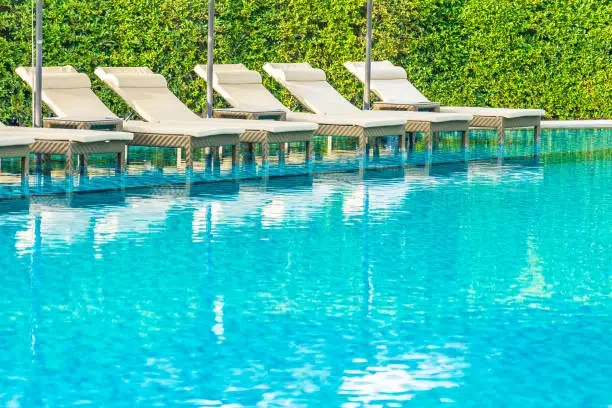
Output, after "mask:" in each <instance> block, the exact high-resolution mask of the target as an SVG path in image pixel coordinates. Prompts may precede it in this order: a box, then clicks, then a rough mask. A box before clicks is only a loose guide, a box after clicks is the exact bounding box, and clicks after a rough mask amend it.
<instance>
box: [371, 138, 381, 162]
mask: <svg viewBox="0 0 612 408" xmlns="http://www.w3.org/2000/svg"><path fill="white" fill-rule="evenodd" d="M381 142H382V140H381V138H380V137H375V138H374V143H373V144H374V149H372V155H373V156H374V157H376V158H378V157H380V143H381Z"/></svg>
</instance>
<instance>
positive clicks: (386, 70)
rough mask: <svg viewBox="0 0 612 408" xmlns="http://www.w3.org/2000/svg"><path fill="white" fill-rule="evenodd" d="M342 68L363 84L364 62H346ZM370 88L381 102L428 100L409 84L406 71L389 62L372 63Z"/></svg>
mask: <svg viewBox="0 0 612 408" xmlns="http://www.w3.org/2000/svg"><path fill="white" fill-rule="evenodd" d="M344 66H345V67H346V68H347V69H348V70H349V71H350V72H351V73H352V74H353V75H355V76H356V77H357V78H358V79H359V81H361V82H362V83H364V82H365V63H364V62H346V63H345V64H344ZM370 88H371V89H372V92H374V94H375V95H376V96H377V97H379V98H380V99H381V100H382V101H383V102H395V103H417V102H429V99H427V97H425V95H423V94H422V93H421V92H419V90H418V89H416V88H415V86H414V85H412V84H411V83H410V81H409V80H408V75H407V74H406V70H404V68H402V67H398V66H396V65H393V63H391V62H390V61H372V70H371V80H370Z"/></svg>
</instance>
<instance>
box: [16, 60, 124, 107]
mask: <svg viewBox="0 0 612 408" xmlns="http://www.w3.org/2000/svg"><path fill="white" fill-rule="evenodd" d="M15 72H17V75H19V77H20V78H21V79H22V80H23V81H24V82H25V83H26V84H28V85H29V86H30V88H32V89H34V84H33V75H32V68H31V67H18V68H17V69H16V70H15ZM42 79H43V80H42V85H43V88H42V100H43V102H44V103H45V104H46V105H47V106H48V107H49V108H50V109H51V110H52V111H53V113H54V114H55V115H56V116H58V117H79V118H101V119H107V118H112V119H116V118H117V116H116V115H115V114H114V113H113V112H111V111H110V110H109V109H108V108H107V107H106V105H104V103H102V101H101V100H100V99H99V98H98V96H97V95H96V94H95V93H94V92H93V90H92V89H91V81H90V80H89V77H88V76H87V75H85V74H82V73H79V72H77V70H76V69H74V67H72V66H71V65H66V66H61V67H43V73H42Z"/></svg>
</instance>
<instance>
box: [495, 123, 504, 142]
mask: <svg viewBox="0 0 612 408" xmlns="http://www.w3.org/2000/svg"><path fill="white" fill-rule="evenodd" d="M497 143H498V144H500V145H503V144H504V126H503V125H499V126H497Z"/></svg>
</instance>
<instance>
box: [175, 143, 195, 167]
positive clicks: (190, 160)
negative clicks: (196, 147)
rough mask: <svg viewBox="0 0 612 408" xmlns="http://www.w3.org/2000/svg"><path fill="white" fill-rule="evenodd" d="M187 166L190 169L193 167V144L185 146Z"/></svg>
mask: <svg viewBox="0 0 612 408" xmlns="http://www.w3.org/2000/svg"><path fill="white" fill-rule="evenodd" d="M177 156H178V155H177ZM177 164H178V161H177ZM185 167H186V168H188V169H192V168H193V149H192V148H191V144H190V145H189V147H187V148H185Z"/></svg>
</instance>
